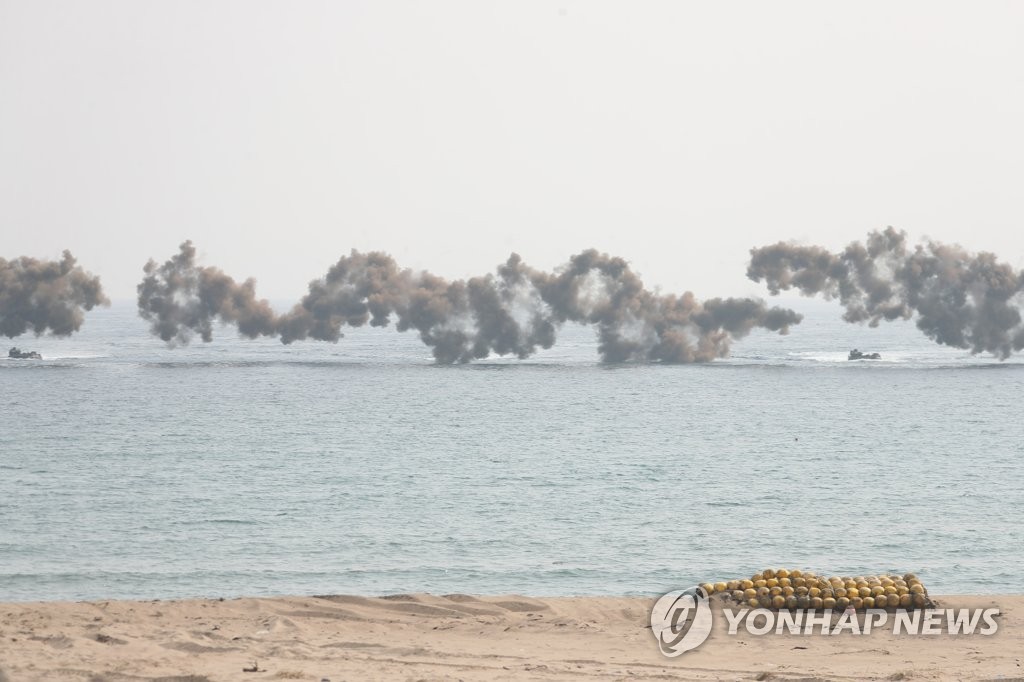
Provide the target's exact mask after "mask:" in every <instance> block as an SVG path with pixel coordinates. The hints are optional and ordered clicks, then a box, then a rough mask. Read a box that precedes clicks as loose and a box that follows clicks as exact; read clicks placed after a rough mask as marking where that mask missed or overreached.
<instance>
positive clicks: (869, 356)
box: [846, 348, 882, 360]
mask: <svg viewBox="0 0 1024 682" xmlns="http://www.w3.org/2000/svg"><path fill="white" fill-rule="evenodd" d="M846 359H847V360H881V359H882V356H881V355H879V354H878V353H861V352H860V351H859V350H857V349H856V348H854V349H853V350H851V351H850V356H849V357H848V358H846Z"/></svg>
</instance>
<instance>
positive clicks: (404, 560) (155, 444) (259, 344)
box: [0, 299, 1024, 601]
mask: <svg viewBox="0 0 1024 682" xmlns="http://www.w3.org/2000/svg"><path fill="white" fill-rule="evenodd" d="M782 303H783V304H789V305H792V306H794V307H796V308H798V309H799V310H801V311H802V312H804V314H805V315H806V319H805V320H804V323H803V324H801V325H799V326H796V327H794V328H793V330H792V332H791V333H790V334H789V335H787V336H780V335H776V334H771V333H767V332H760V331H758V332H755V333H753V334H751V335H750V336H748V337H746V338H744V339H741V340H738V341H737V342H736V343H735V344H734V345H733V348H732V353H731V355H730V357H728V358H724V359H720V360H716V361H714V362H711V363H706V364H692V365H636V364H631V365H606V364H602V363H601V362H600V361H599V358H598V353H597V340H596V338H595V332H594V330H593V329H592V328H588V327H585V326H575V325H572V326H567V327H565V328H563V329H562V330H561V332H560V335H559V342H558V344H557V345H556V346H555V347H553V348H551V349H549V350H547V351H543V352H541V353H538V354H537V355H536V356H534V357H531V358H529V359H527V360H519V359H515V358H498V357H495V358H491V359H487V360H483V361H479V362H474V363H472V364H467V365H461V366H438V365H436V364H435V363H434V362H433V360H432V357H431V355H430V353H429V350H428V349H427V348H426V347H425V346H424V345H423V344H421V343H420V341H419V339H418V338H417V337H416V336H415V334H413V333H399V332H396V331H395V330H394V329H371V328H365V329H353V330H351V331H349V332H348V333H347V335H346V337H345V338H344V339H342V340H341V341H340V342H338V343H336V344H333V343H323V342H300V343H295V344H293V345H290V346H284V345H282V344H280V343H279V342H277V341H274V340H271V339H261V340H246V339H240V338H238V336H237V334H236V333H235V332H234V331H233V330H232V329H230V328H224V329H219V330H217V331H216V335H215V338H214V341H213V342H212V343H205V344H204V343H201V342H197V343H193V344H191V345H189V346H186V347H177V348H169V347H168V346H166V345H165V344H164V343H163V342H161V341H160V340H158V339H156V338H154V337H152V336H151V335H150V334H149V332H148V329H147V326H146V323H145V322H144V321H143V320H141V319H140V318H139V317H138V314H137V312H136V310H135V308H134V305H133V303H132V302H122V303H116V304H114V305H113V306H111V307H110V308H107V309H101V310H94V311H92V312H90V313H88V315H87V317H86V321H85V324H84V326H83V328H82V330H81V331H80V332H79V333H78V334H76V335H74V336H72V337H69V338H63V339H57V338H49V337H40V338H34V337H31V336H24V337H21V338H17V339H14V340H13V341H12V342H11V344H10V345H17V346H19V347H21V348H23V349H30V350H37V351H39V352H40V353H42V354H43V356H44V359H43V360H41V361H31V360H9V359H6V358H4V359H0V395H2V398H3V400H2V406H0V601H20V600H96V599H128V598H132V599H167V598H177V597H233V596H239V595H285V594H304V595H308V594H339V593H350V594H362V595H381V594H390V593H409V592H432V593H438V594H448V593H474V594H507V593H520V594H527V595H536V596H548V595H656V594H661V593H664V592H666V591H668V590H672V589H679V588H684V587H688V586H691V585H693V584H695V583H697V582H699V581H708V580H712V581H714V580H728V579H731V578H741V577H746V576H749V575H750V574H751V573H753V572H755V571H759V570H761V569H763V568H768V567H774V568H778V567H787V568H790V569H792V568H800V569H804V570H815V571H817V572H819V573H826V574H835V575H865V574H876V573H881V572H898V573H904V572H908V571H909V572H914V573H916V574H917V575H918V576H919V577H920V578H921V579H922V580H923V582H924V584H925V586H926V587H928V589H929V590H930V592H932V593H933V594H934V593H939V594H992V593H1021V592H1022V586H1024V530H1022V526H1024V524H1022V523H1021V522H1022V510H1024V467H1022V461H1024V426H1022V420H1024V407H1022V397H1024V359H1020V358H1011V359H1009V360H1007V361H1000V360H998V359H997V358H993V357H991V356H984V355H978V356H973V355H971V354H970V353H969V352H967V351H964V350H960V349H954V348H947V347H943V346H939V345H937V344H935V343H933V342H932V341H931V340H929V339H928V338H926V337H925V336H924V335H923V334H921V333H920V332H919V331H918V330H917V328H916V327H915V326H914V324H913V322H906V323H904V322H900V323H883V324H882V325H881V326H879V327H878V328H870V327H867V326H862V325H855V324H847V323H844V322H843V321H842V320H841V317H840V313H841V311H840V309H839V308H838V306H836V305H833V304H830V303H828V302H825V301H819V300H813V299H796V300H792V301H789V300H787V301H783V302H782ZM854 347H856V348H860V349H861V350H864V351H868V352H873V351H877V352H879V353H881V355H882V359H881V360H876V361H853V362H851V361H848V360H847V353H848V352H849V350H850V349H851V348H854ZM4 350H6V349H4ZM2 355H6V352H4V353H3V354H2Z"/></svg>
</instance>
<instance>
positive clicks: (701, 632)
mask: <svg viewBox="0 0 1024 682" xmlns="http://www.w3.org/2000/svg"><path fill="white" fill-rule="evenodd" d="M651 632H653V633H654V636H655V638H657V640H658V648H660V649H661V653H663V654H664V655H666V656H669V657H674V656H678V655H680V654H682V653H685V652H687V651H689V650H691V649H696V648H697V647H699V646H700V645H701V644H703V643H704V640H706V639H707V638H708V635H710V634H711V604H710V603H708V594H707V593H706V592H705V591H704V590H703V588H700V587H691V588H690V589H688V590H673V591H672V592H669V593H668V594H665V595H663V596H662V597H660V598H659V599H658V601H656V602H655V603H654V608H652V609H651Z"/></svg>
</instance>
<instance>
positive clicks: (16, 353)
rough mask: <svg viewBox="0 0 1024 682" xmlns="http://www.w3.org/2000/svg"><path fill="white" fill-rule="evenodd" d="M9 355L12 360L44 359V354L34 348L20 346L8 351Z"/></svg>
mask: <svg viewBox="0 0 1024 682" xmlns="http://www.w3.org/2000/svg"><path fill="white" fill-rule="evenodd" d="M7 357H9V358H11V359H12V360H42V359H43V356H42V355H40V354H39V353H38V352H36V351H34V350H21V349H20V348H12V349H10V350H9V351H7Z"/></svg>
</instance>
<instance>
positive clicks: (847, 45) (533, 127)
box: [0, 0, 1024, 300]
mask: <svg viewBox="0 0 1024 682" xmlns="http://www.w3.org/2000/svg"><path fill="white" fill-rule="evenodd" d="M1021 36H1024V3H1020V2H999V1H989V2H985V3H966V2H958V3H950V2H935V1H921V2H856V3H854V2H845V3H838V2H818V1H815V2H771V3H766V2H710V1H707V2H664V3H661V2H644V1H641V2H601V1H597V0H594V1H587V2H582V1H581V2H531V1H516V2H512V1H507V2H483V1H467V2H451V1H443V0H439V1H432V2H393V1H389V0H383V1H380V0H377V1H374V2H314V1H309V2H301V3H295V2H268V1H265V0H245V1H240V2H227V1H220V2H207V1H202V2H199V1H182V0H175V1H173V2H171V1H166V2H159V1H148V2H138V1H136V0H130V1H127V0H126V1H120V2H115V1H103V0H96V1H92V2H71V1H67V2H53V1H50V0H32V2H24V1H15V0H0V256H2V257H5V258H13V257H17V256H21V255H31V256H36V257H54V258H55V257H58V256H59V255H60V252H61V251H62V250H63V249H70V250H71V251H72V252H73V253H74V254H75V255H76V256H77V257H78V259H79V262H80V263H81V264H82V265H83V266H84V267H86V269H88V270H90V271H92V272H93V273H95V274H98V275H100V277H101V278H102V280H103V283H104V286H105V288H106V290H107V293H108V294H109V295H110V296H111V298H114V299H130V298H132V297H133V296H134V293H135V286H136V284H137V283H138V282H139V281H140V279H141V277H142V267H143V266H144V264H145V262H146V261H147V260H148V259H149V258H155V259H157V260H161V261H162V260H164V259H166V258H168V257H170V256H171V255H172V254H173V253H175V252H176V250H177V246H178V244H179V243H180V242H182V241H183V240H185V239H192V240H193V241H194V242H195V243H196V245H197V247H198V249H199V253H200V255H201V259H202V262H203V263H204V264H207V265H216V266H218V267H221V268H223V269H224V270H225V271H226V272H228V273H229V274H231V275H233V276H235V277H236V278H238V279H244V278H246V277H255V278H256V280H257V281H258V291H259V293H260V294H261V295H263V296H266V297H268V298H271V299H275V300H277V299H297V298H298V297H299V296H301V295H302V293H303V292H304V291H305V289H306V285H307V283H308V282H309V280H311V279H313V278H315V277H318V276H319V275H321V274H322V273H323V272H325V271H326V269H327V268H328V267H329V266H330V264H331V263H333V262H334V261H335V260H336V259H337V258H338V257H339V256H340V255H343V254H346V253H348V252H349V250H350V249H352V248H356V249H360V250H384V251H387V252H389V253H391V254H392V255H393V256H395V258H396V259H397V260H398V261H399V262H400V263H401V264H403V265H405V266H408V267H412V268H414V269H428V270H431V271H432V272H435V273H437V274H440V275H443V276H446V277H466V276H472V275H477V274H483V273H484V272H488V271H491V270H493V268H494V266H496V265H497V264H498V263H500V262H503V261H504V260H505V259H506V258H507V257H508V255H509V253H511V252H513V251H515V252H517V253H519V254H521V255H522V256H523V258H524V259H525V260H526V262H527V263H529V264H531V265H533V266H534V267H538V268H545V269H549V268H554V267H556V266H558V265H560V264H562V263H564V262H565V261H566V260H567V259H568V257H569V256H570V255H572V254H574V253H577V252H579V251H581V250H583V249H585V248H590V247H594V248H597V249H600V250H602V251H606V252H609V253H612V254H615V255H619V256H622V257H624V258H626V259H628V260H629V261H630V262H631V263H632V265H633V266H634V268H635V269H636V270H637V271H638V272H639V273H641V275H642V276H643V278H644V281H645V283H646V284H648V285H649V286H652V287H660V288H661V289H662V290H663V291H666V292H668V291H675V292H681V291H684V290H691V291H694V292H695V293H696V294H697V295H698V296H701V297H709V296H718V295H723V296H725V295H751V294H753V295H761V296H764V295H766V294H767V292H766V290H765V288H764V287H763V285H759V284H756V283H754V282H751V281H749V280H747V279H746V277H745V269H746V261H747V258H748V256H749V253H748V252H749V249H750V248H751V247H754V246H759V245H764V244H768V243H773V242H776V241H779V240H797V241H799V242H802V243H817V244H822V245H825V246H828V247H830V248H840V247H842V246H843V245H845V244H846V243H848V242H850V241H853V240H857V239H862V238H863V237H864V236H865V235H866V233H867V232H868V231H870V230H874V229H883V228H885V227H886V226H887V225H893V226H895V227H897V228H900V229H904V230H906V231H907V232H909V233H910V234H911V235H912V237H914V238H915V239H917V238H925V237H928V238H933V239H937V240H940V241H950V242H958V243H960V244H963V245H964V246H966V247H968V248H969V249H972V250H987V251H993V252H995V253H997V254H998V255H999V256H1000V257H1001V258H1002V259H1003V260H1005V261H1008V262H1010V263H1011V264H1013V265H1015V266H1016V267H1018V268H1024V229H1022V226H1024V192H1022V190H1021V188H1022V187H1024V68H1022V65H1024V40H1022V39H1021Z"/></svg>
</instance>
